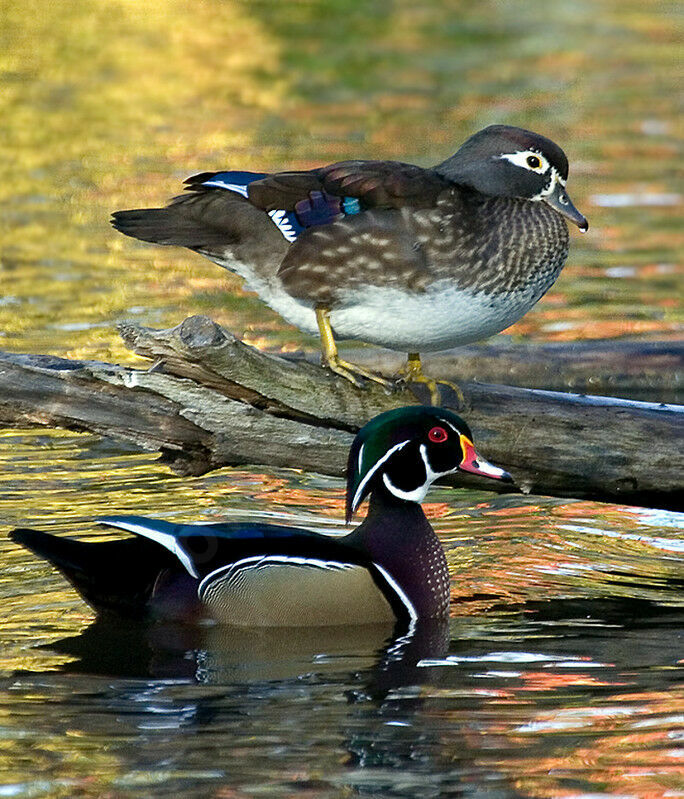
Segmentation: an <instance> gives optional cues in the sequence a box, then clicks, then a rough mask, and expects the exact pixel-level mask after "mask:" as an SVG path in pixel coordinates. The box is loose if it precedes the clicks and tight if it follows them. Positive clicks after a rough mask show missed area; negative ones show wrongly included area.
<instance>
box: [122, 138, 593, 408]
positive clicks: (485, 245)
mask: <svg viewBox="0 0 684 799" xmlns="http://www.w3.org/2000/svg"><path fill="white" fill-rule="evenodd" d="M567 177H568V160H567V158H566V156H565V153H564V152H563V150H561V148H560V147H559V146H558V145H557V144H555V143H554V142H552V141H551V140H550V139H547V138H545V137H544V136H541V135H539V134H537V133H533V132H531V131H528V130H523V129H522V128H516V127H511V126H508V125H492V126H490V127H487V128H484V130H481V131H479V132H478V133H476V134H474V135H473V136H471V137H470V138H469V139H468V140H467V141H466V142H465V143H464V144H463V145H462V146H461V148H460V149H459V150H458V151H457V152H456V154H455V155H452V156H451V157H450V158H447V160H446V161H444V162H442V163H441V164H438V165H437V166H435V167H432V168H427V169H424V168H421V167H419V166H415V165H413V164H405V163H400V162H397V161H342V162H340V163H336V164H331V165H329V166H323V167H319V168H317V169H312V170H309V171H292V172H278V173H273V174H264V173H257V172H237V171H236V172H232V171H225V172H204V173H202V174H199V175H195V176H194V177H191V178H189V179H188V180H187V181H186V183H187V184H188V185H187V192H186V193H185V194H183V195H181V196H179V197H176V198H175V199H173V200H172V201H171V203H170V204H169V205H168V206H166V207H165V208H146V209H139V210H130V211H117V212H116V213H114V215H113V221H112V224H113V225H114V227H115V228H116V229H117V230H120V231H121V232H122V233H125V234H126V235H128V236H132V237H134V238H137V239H141V240H143V241H149V242H154V243H156V244H172V245H181V246H184V247H188V248H189V249H191V250H194V251H196V252H198V253H200V254H201V255H204V256H206V257H207V258H209V259H211V260H212V261H214V262H215V263H217V264H219V265H220V266H222V267H225V268H226V269H228V270H230V271H232V272H235V273H237V274H238V275H240V276H241V277H243V278H244V279H245V280H246V281H247V286H248V288H250V289H251V290H253V291H255V292H256V293H257V294H258V295H259V297H261V299H262V300H264V302H266V303H267V304H268V305H269V306H270V307H271V308H273V309H274V310H275V311H276V312H277V313H279V314H280V315H281V316H283V317H284V318H285V319H286V320H287V321H288V322H290V323H291V324H293V325H295V326H296V327H298V328H300V329H301V330H304V331H305V332H307V333H313V334H315V333H317V332H318V333H319V334H320V337H321V343H322V360H323V364H324V365H326V366H328V367H329V368H330V369H332V370H333V371H334V372H336V373H337V374H340V375H342V376H344V377H345V378H347V379H348V380H350V381H351V382H352V383H355V384H356V385H361V384H362V382H363V381H362V378H366V379H370V380H374V381H376V382H380V383H383V384H385V385H388V386H389V385H392V384H391V383H390V382H389V381H387V380H385V379H384V378H382V377H380V376H379V375H376V374H374V373H373V372H370V371H368V370H366V369H363V368H361V367H359V366H357V365H354V364H350V363H348V362H346V361H343V360H342V359H341V358H340V357H339V355H338V352H337V346H336V338H337V339H339V338H342V339H359V340H361V341H365V342H368V343H371V344H377V345H379V346H382V347H387V348H389V349H393V350H399V351H402V352H407V353H408V360H407V363H406V366H405V367H404V368H403V369H402V372H401V375H402V377H401V379H402V380H403V381H407V382H418V383H424V384H426V385H427V386H428V388H429V389H430V394H431V397H432V401H433V403H435V404H437V403H438V402H439V392H438V390H437V381H435V380H433V379H431V378H429V377H427V376H426V375H424V374H423V371H422V368H421V362H420V354H419V353H420V352H425V351H435V350H442V349H447V348H449V347H455V346H458V345H461V344H467V343H470V342H473V341H477V340H479V339H482V338H486V337H487V336H491V335H493V334H495V333H499V332H500V331H501V330H504V329H505V328H507V327H509V326H510V325H511V324H513V323H514V322H515V321H517V320H518V319H520V317H521V316H523V315H524V314H525V313H526V312H527V311H529V310H530V308H532V306H533V305H534V304H535V303H536V302H537V301H538V300H539V299H540V298H541V297H542V295H543V294H544V293H545V292H546V291H547V290H548V289H549V288H550V287H551V286H552V285H553V283H554V282H555V280H556V278H557V277H558V275H559V274H560V271H561V269H562V268H563V265H564V263H565V260H566V257H567V253H568V230H567V226H566V222H565V220H569V221H570V222H572V223H574V224H575V225H577V226H578V227H579V229H580V230H582V231H586V230H587V229H588V223H587V220H586V219H585V218H584V216H582V214H581V213H580V212H579V211H578V210H577V209H576V208H575V206H574V205H573V203H572V201H571V200H570V197H569V196H568V194H567V191H566V188H565V184H566V180H567Z"/></svg>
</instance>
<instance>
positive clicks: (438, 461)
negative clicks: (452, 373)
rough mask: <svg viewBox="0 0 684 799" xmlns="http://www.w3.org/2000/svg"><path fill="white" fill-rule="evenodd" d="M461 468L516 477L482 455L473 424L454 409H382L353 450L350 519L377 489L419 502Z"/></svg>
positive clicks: (349, 476)
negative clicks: (439, 482)
mask: <svg viewBox="0 0 684 799" xmlns="http://www.w3.org/2000/svg"><path fill="white" fill-rule="evenodd" d="M459 469H460V470H461V471H464V472H470V473H472V474H477V475H482V476H483V477H492V478H494V479H497V480H505V481H508V482H510V481H511V479H512V478H511V476H510V475H509V474H508V472H506V471H504V470H503V469H499V468H498V467H497V466H493V465H492V464H491V463H489V462H488V461H486V460H485V459H484V458H482V457H480V456H479V455H478V454H477V452H476V451H475V447H474V445H473V436H472V433H471V432H470V428H469V427H468V425H467V424H466V423H465V422H464V421H463V419H461V418H460V417H459V416H457V415H456V414H455V413H452V412H451V411H448V410H446V409H445V408H440V407H427V406H424V405H417V406H410V407H406V408H397V409H396V410H392V411H386V412H385V413H381V414H380V415H379V416H376V417H375V418H374V419H372V420H371V421H370V422H368V424H366V425H365V426H364V427H363V428H362V429H361V430H360V431H359V433H358V435H357V436H356V438H355V440H354V443H353V444H352V447H351V450H350V451H349V460H348V462H347V504H346V517H347V522H349V521H350V519H351V517H352V515H353V514H354V512H355V511H356V509H357V508H358V507H359V505H360V504H361V503H362V502H363V500H364V499H365V497H367V496H368V494H369V493H370V492H371V491H373V490H376V489H382V490H385V491H386V492H388V493H389V494H391V495H392V496H393V497H395V498H396V499H400V500H405V501H407V502H418V503H419V502H422V501H423V499H424V498H425V495H426V494H427V491H428V489H429V488H430V486H431V485H432V483H433V482H434V481H435V480H437V479H439V478H440V477H444V476H446V475H448V474H453V473H454V472H457V471H458V470H459Z"/></svg>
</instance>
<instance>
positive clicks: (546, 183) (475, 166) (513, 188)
mask: <svg viewBox="0 0 684 799" xmlns="http://www.w3.org/2000/svg"><path fill="white" fill-rule="evenodd" d="M436 171H437V172H438V173H439V174H440V175H442V176H443V177H445V178H447V179H448V180H451V181H453V182H454V183H459V184H461V185H464V186H469V187H470V188H471V189H475V190H476V191H478V192H480V193H482V194H486V195H489V196H492V197H518V198H520V199H523V200H531V201H533V202H543V203H546V204H547V205H549V206H550V207H551V208H553V209H554V210H555V211H557V212H558V213H559V214H561V215H562V216H564V217H565V218H566V219H567V220H568V221H570V222H572V223H573V224H574V225H577V227H578V228H579V229H580V230H581V231H582V232H583V233H585V232H586V231H587V230H588V229H589V223H588V222H587V220H586V218H585V217H584V216H583V215H582V214H581V213H580V212H579V211H578V210H577V208H575V206H574V205H573V204H572V200H571V199H570V197H569V196H568V193H567V191H566V190H565V184H566V181H567V179H568V159H567V157H566V155H565V153H564V152H563V150H561V148H560V147H559V146H558V145H557V144H556V143H555V142H553V141H551V139H547V138H546V137H545V136H540V135H539V134H538V133H533V132H532V131H531V130H524V129H523V128H515V127H512V126H511V125H490V126H489V127H487V128H484V129H483V130H480V131H478V132H477V133H475V134H474V135H473V136H471V137H470V138H469V139H467V140H466V141H465V142H464V144H463V145H462V146H461V147H460V148H459V150H458V151H457V152H456V153H455V155H452V156H451V158H448V159H447V160H446V161H444V162H443V163H442V164H440V165H439V166H437V167H436Z"/></svg>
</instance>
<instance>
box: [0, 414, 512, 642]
mask: <svg viewBox="0 0 684 799" xmlns="http://www.w3.org/2000/svg"><path fill="white" fill-rule="evenodd" d="M458 470H462V471H466V472H470V473H472V474H476V475H483V476H485V477H489V478H493V479H496V480H507V481H510V480H511V478H510V476H509V475H508V473H507V472H505V471H504V470H503V469H499V468H497V467H496V466H493V465H492V464H490V463H488V462H487V461H486V460H484V458H481V457H480V456H479V455H478V454H477V452H476V451H475V448H474V446H473V443H472V434H471V432H470V430H469V428H468V426H467V424H466V423H465V422H464V421H463V420H462V419H460V418H459V417H458V416H456V415H455V414H453V413H452V412H451V411H448V410H445V409H442V408H434V407H426V406H414V407H407V408H399V409H397V410H392V411H387V412H386V413H383V414H381V415H380V416H377V417H375V418H374V419H372V420H371V421H370V422H369V423H368V424H366V425H365V427H363V428H362V429H361V430H360V432H359V433H358V435H357V436H356V438H355V440H354V442H353V444H352V447H351V451H350V453H349V461H348V466H347V499H346V509H347V513H346V516H347V521H349V520H350V519H351V517H352V515H353V513H354V512H355V511H356V510H357V508H358V507H359V505H361V503H362V502H363V501H364V499H365V498H366V497H370V506H369V510H368V515H367V517H366V519H365V520H364V521H363V522H362V523H361V524H360V525H359V526H358V527H357V528H356V529H355V530H354V531H353V532H351V533H350V534H349V535H345V536H342V537H331V536H326V535H321V534H319V533H314V532H311V531H309V530H304V529H301V528H298V527H284V526H283V527H281V526H277V525H272V524H261V523H258V522H257V523H244V524H242V523H230V524H221V523H219V524H214V523H209V524H173V523H170V522H165V521H157V520H154V519H147V518H144V517H140V516H110V517H106V518H103V519H101V520H100V521H101V522H102V523H103V524H106V525H109V526H112V527H117V528H120V529H122V530H126V531H128V532H130V533H134V534H135V537H133V538H127V539H119V540H115V541H111V542H96V543H87V542H83V541H77V540H74V539H70V538H61V537H58V536H54V535H49V534H47V533H42V532H40V531H37V530H29V529H17V530H14V531H12V533H10V536H11V537H12V539H13V540H14V541H17V542H19V543H21V544H23V545H24V546H25V547H27V548H28V549H30V550H32V551H33V552H35V553H36V554H37V555H40V556H41V557H43V558H45V559H46V560H48V561H50V563H52V564H53V565H54V566H55V567H56V568H57V569H59V570H60V571H61V572H62V573H63V574H64V575H65V577H66V578H67V579H68V580H69V581H70V582H71V583H72V584H73V585H74V587H75V588H76V589H77V590H78V591H79V593H80V594H81V595H82V596H83V598H84V599H85V600H86V601H87V602H88V603H89V604H90V605H91V606H92V607H93V608H94V609H95V610H96V611H98V612H114V613H117V614H119V615H124V616H128V617H146V616H148V615H149V616H151V617H153V618H167V619H180V620H192V619H199V618H202V617H205V618H206V617H209V618H213V619H214V620H216V621H218V622H222V623H226V624H231V625H236V626H269V627H296V626H323V625H341V624H370V623H381V622H396V621H397V620H399V621H401V622H404V623H411V622H414V621H415V620H417V619H419V618H425V619H427V618H443V617H445V616H446V615H447V614H448V609H449V572H448V570H447V564H446V558H445V556H444V550H443V549H442V546H441V544H440V542H439V539H438V538H437V536H436V534H435V532H434V530H433V529H432V527H431V526H430V524H429V522H428V520H427V518H426V517H425V514H424V513H423V509H422V508H421V506H420V503H421V502H422V500H423V499H424V497H425V495H426V493H427V491H428V489H429V487H430V485H431V484H432V483H433V482H434V481H435V480H437V479H438V478H440V477H443V476H445V475H449V474H453V473H454V472H456V471H458Z"/></svg>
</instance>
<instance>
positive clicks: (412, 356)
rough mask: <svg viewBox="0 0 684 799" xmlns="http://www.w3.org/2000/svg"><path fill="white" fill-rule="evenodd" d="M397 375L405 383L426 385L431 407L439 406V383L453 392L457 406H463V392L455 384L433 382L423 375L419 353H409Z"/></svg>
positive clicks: (443, 381) (447, 381) (430, 378)
mask: <svg viewBox="0 0 684 799" xmlns="http://www.w3.org/2000/svg"><path fill="white" fill-rule="evenodd" d="M399 374H400V375H401V379H402V380H404V381H405V382H406V383H423V384H424V385H426V386H427V388H428V391H429V392H430V401H431V402H432V404H433V405H439V404H440V402H441V399H442V398H441V396H440V393H439V389H438V388H437V385H438V383H441V384H442V385H443V386H449V388H450V389H452V391H454V392H455V394H456V396H457V397H458V402H459V405H463V404H464V403H465V397H464V396H463V392H462V391H461V389H460V388H459V387H458V386H457V385H456V383H452V382H450V381H449V380H435V379H434V378H432V377H428V376H427V375H426V374H424V373H423V365H422V363H421V362H420V353H417V352H409V354H408V358H407V360H406V365H405V366H403V367H402V368H401V369H400V370H399Z"/></svg>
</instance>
